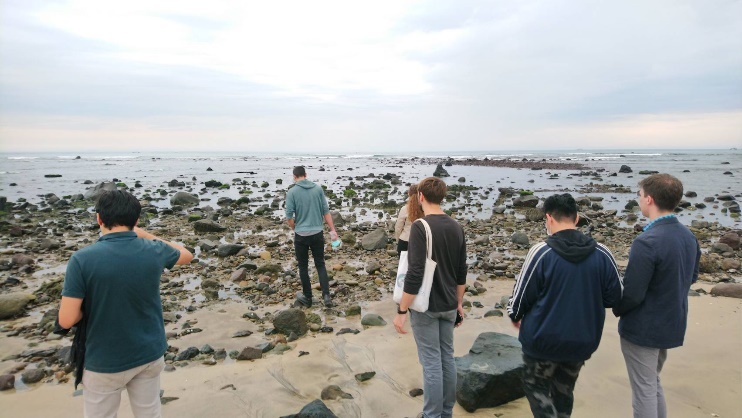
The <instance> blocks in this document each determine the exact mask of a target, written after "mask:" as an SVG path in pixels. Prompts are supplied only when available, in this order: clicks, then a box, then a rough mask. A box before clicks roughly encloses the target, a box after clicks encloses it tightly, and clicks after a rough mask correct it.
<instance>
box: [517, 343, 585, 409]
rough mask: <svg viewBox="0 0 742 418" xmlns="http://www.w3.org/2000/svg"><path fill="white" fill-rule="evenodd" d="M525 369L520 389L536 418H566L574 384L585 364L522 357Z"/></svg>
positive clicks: (582, 362)
mask: <svg viewBox="0 0 742 418" xmlns="http://www.w3.org/2000/svg"><path fill="white" fill-rule="evenodd" d="M523 362H524V363H525V364H526V368H525V370H524V372H523V389H524V390H525V392H526V398H528V403H529V404H530V405H531V412H532V413H533V416H534V417H535V418H568V417H569V416H570V415H572V405H573V404H574V400H575V398H574V395H573V392H574V390H575V383H577V376H578V375H579V374H580V369H581V368H582V366H583V365H585V362H584V361H578V362H555V361H547V360H539V359H535V358H533V357H529V356H527V355H525V354H523Z"/></svg>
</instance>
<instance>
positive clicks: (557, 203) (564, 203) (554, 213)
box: [544, 193, 577, 222]
mask: <svg viewBox="0 0 742 418" xmlns="http://www.w3.org/2000/svg"><path fill="white" fill-rule="evenodd" d="M544 213H548V214H549V215H550V216H551V217H552V218H554V219H555V220H556V221H557V222H563V221H566V220H571V221H572V222H574V221H576V220H577V202H575V198H574V197H572V195H571V194H569V193H563V194H555V195H552V196H549V197H547V198H546V201H545V202H544Z"/></svg>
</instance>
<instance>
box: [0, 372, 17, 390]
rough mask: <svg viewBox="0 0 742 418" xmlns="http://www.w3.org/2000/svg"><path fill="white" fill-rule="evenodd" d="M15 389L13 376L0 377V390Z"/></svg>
mask: <svg viewBox="0 0 742 418" xmlns="http://www.w3.org/2000/svg"><path fill="white" fill-rule="evenodd" d="M14 387H15V375H12V374H4V375H2V376H0V390H9V389H13V388H14Z"/></svg>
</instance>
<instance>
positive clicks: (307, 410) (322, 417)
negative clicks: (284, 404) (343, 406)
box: [281, 399, 338, 418]
mask: <svg viewBox="0 0 742 418" xmlns="http://www.w3.org/2000/svg"><path fill="white" fill-rule="evenodd" d="M281 418H338V417H337V415H335V414H333V413H332V411H330V409H329V408H328V407H327V406H326V405H325V403H324V402H322V401H321V400H319V399H315V400H313V401H312V402H310V403H308V404H307V405H306V406H305V407H304V408H302V409H301V411H299V413H298V414H292V415H284V416H282V417H281Z"/></svg>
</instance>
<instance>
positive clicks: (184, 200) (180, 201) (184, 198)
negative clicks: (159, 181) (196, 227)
mask: <svg viewBox="0 0 742 418" xmlns="http://www.w3.org/2000/svg"><path fill="white" fill-rule="evenodd" d="M198 202H199V200H198V197H196V196H194V195H192V194H190V193H187V192H177V193H175V194H174V195H173V197H171V198H170V204H171V205H173V206H176V205H177V206H189V205H198Z"/></svg>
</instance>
